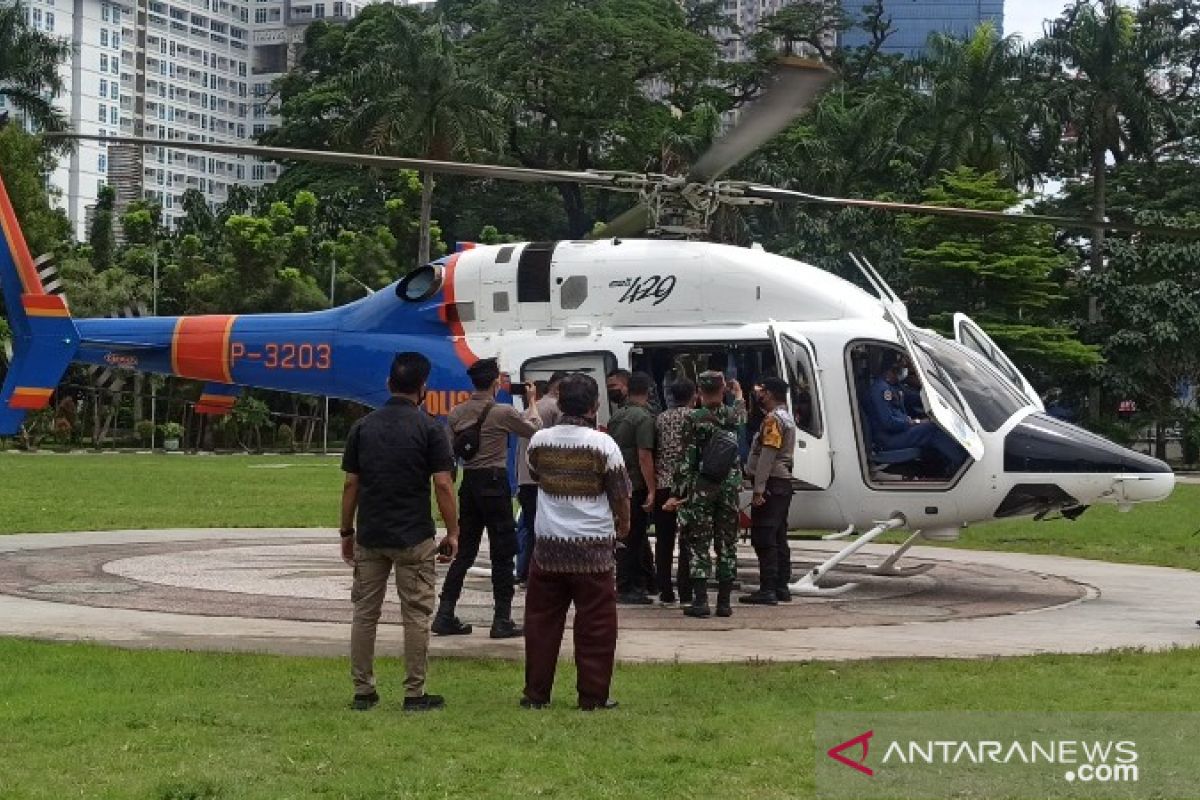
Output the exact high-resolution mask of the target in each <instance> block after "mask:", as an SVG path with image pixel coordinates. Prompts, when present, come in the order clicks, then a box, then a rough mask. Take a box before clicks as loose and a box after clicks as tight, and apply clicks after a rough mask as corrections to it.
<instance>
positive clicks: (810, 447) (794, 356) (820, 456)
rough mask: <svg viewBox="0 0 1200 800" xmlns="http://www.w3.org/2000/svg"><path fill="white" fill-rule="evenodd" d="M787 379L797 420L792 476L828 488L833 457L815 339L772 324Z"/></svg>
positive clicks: (774, 342)
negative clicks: (826, 423)
mask: <svg viewBox="0 0 1200 800" xmlns="http://www.w3.org/2000/svg"><path fill="white" fill-rule="evenodd" d="M769 330H770V335H771V344H772V345H773V346H774V347H775V356H776V359H777V360H778V362H779V364H780V366H781V369H782V372H781V375H782V376H783V378H784V380H786V381H787V383H788V387H789V389H790V391H789V392H788V403H787V405H788V411H789V412H791V415H792V419H794V420H795V421H796V452H795V453H794V455H793V459H792V477H793V478H795V479H796V480H799V481H802V482H803V483H805V484H807V485H809V486H811V487H813V488H816V489H828V488H829V485H830V484H831V483H833V460H832V453H831V451H830V449H829V436H828V433H827V429H826V426H825V402H824V397H823V395H822V392H821V388H820V381H819V380H818V375H819V374H820V369H821V368H820V366H819V364H818V362H817V352H816V350H815V349H813V346H812V342H810V341H809V340H808V339H807V338H805V337H804V336H801V335H800V334H798V333H794V332H791V331H787V330H783V331H781V330H780V329H779V328H778V327H777V326H776V325H771V327H770V329H769Z"/></svg>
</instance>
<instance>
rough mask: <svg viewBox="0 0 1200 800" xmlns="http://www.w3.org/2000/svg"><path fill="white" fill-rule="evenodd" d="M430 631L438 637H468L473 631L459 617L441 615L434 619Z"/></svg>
mask: <svg viewBox="0 0 1200 800" xmlns="http://www.w3.org/2000/svg"><path fill="white" fill-rule="evenodd" d="M429 630H430V631H432V632H433V633H435V634H436V635H438V636H466V635H467V634H468V633H470V632H471V630H472V629H471V626H470V625H467V624H466V623H465V622H463V621H462V620H461V619H459V618H458V617H455V616H446V617H443V616H442V615H441V614H439V615H437V616H436V617H434V618H433V624H432V625H430V626H429Z"/></svg>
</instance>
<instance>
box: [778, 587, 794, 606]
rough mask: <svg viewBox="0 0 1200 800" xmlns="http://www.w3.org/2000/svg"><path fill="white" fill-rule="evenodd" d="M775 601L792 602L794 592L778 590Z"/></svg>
mask: <svg viewBox="0 0 1200 800" xmlns="http://www.w3.org/2000/svg"><path fill="white" fill-rule="evenodd" d="M775 599H776V600H778V601H779V602H780V603H790V602H792V590H791V589H776V590H775Z"/></svg>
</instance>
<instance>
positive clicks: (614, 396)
mask: <svg viewBox="0 0 1200 800" xmlns="http://www.w3.org/2000/svg"><path fill="white" fill-rule="evenodd" d="M608 399H609V400H612V401H613V402H614V403H616V404H617V405H620V404H621V403H624V402H625V393H624V392H622V391H621V390H620V389H610V390H609V392H608Z"/></svg>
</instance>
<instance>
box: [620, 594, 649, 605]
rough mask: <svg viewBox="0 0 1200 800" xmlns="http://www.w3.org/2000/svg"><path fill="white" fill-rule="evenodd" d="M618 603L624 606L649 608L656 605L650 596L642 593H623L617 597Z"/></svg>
mask: <svg viewBox="0 0 1200 800" xmlns="http://www.w3.org/2000/svg"><path fill="white" fill-rule="evenodd" d="M617 602H618V603H620V604H621V605H623V606H649V605H654V601H653V600H651V599H650V597H649V596H648V595H645V594H642V593H641V592H621V593H620V594H619V595H617Z"/></svg>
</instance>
